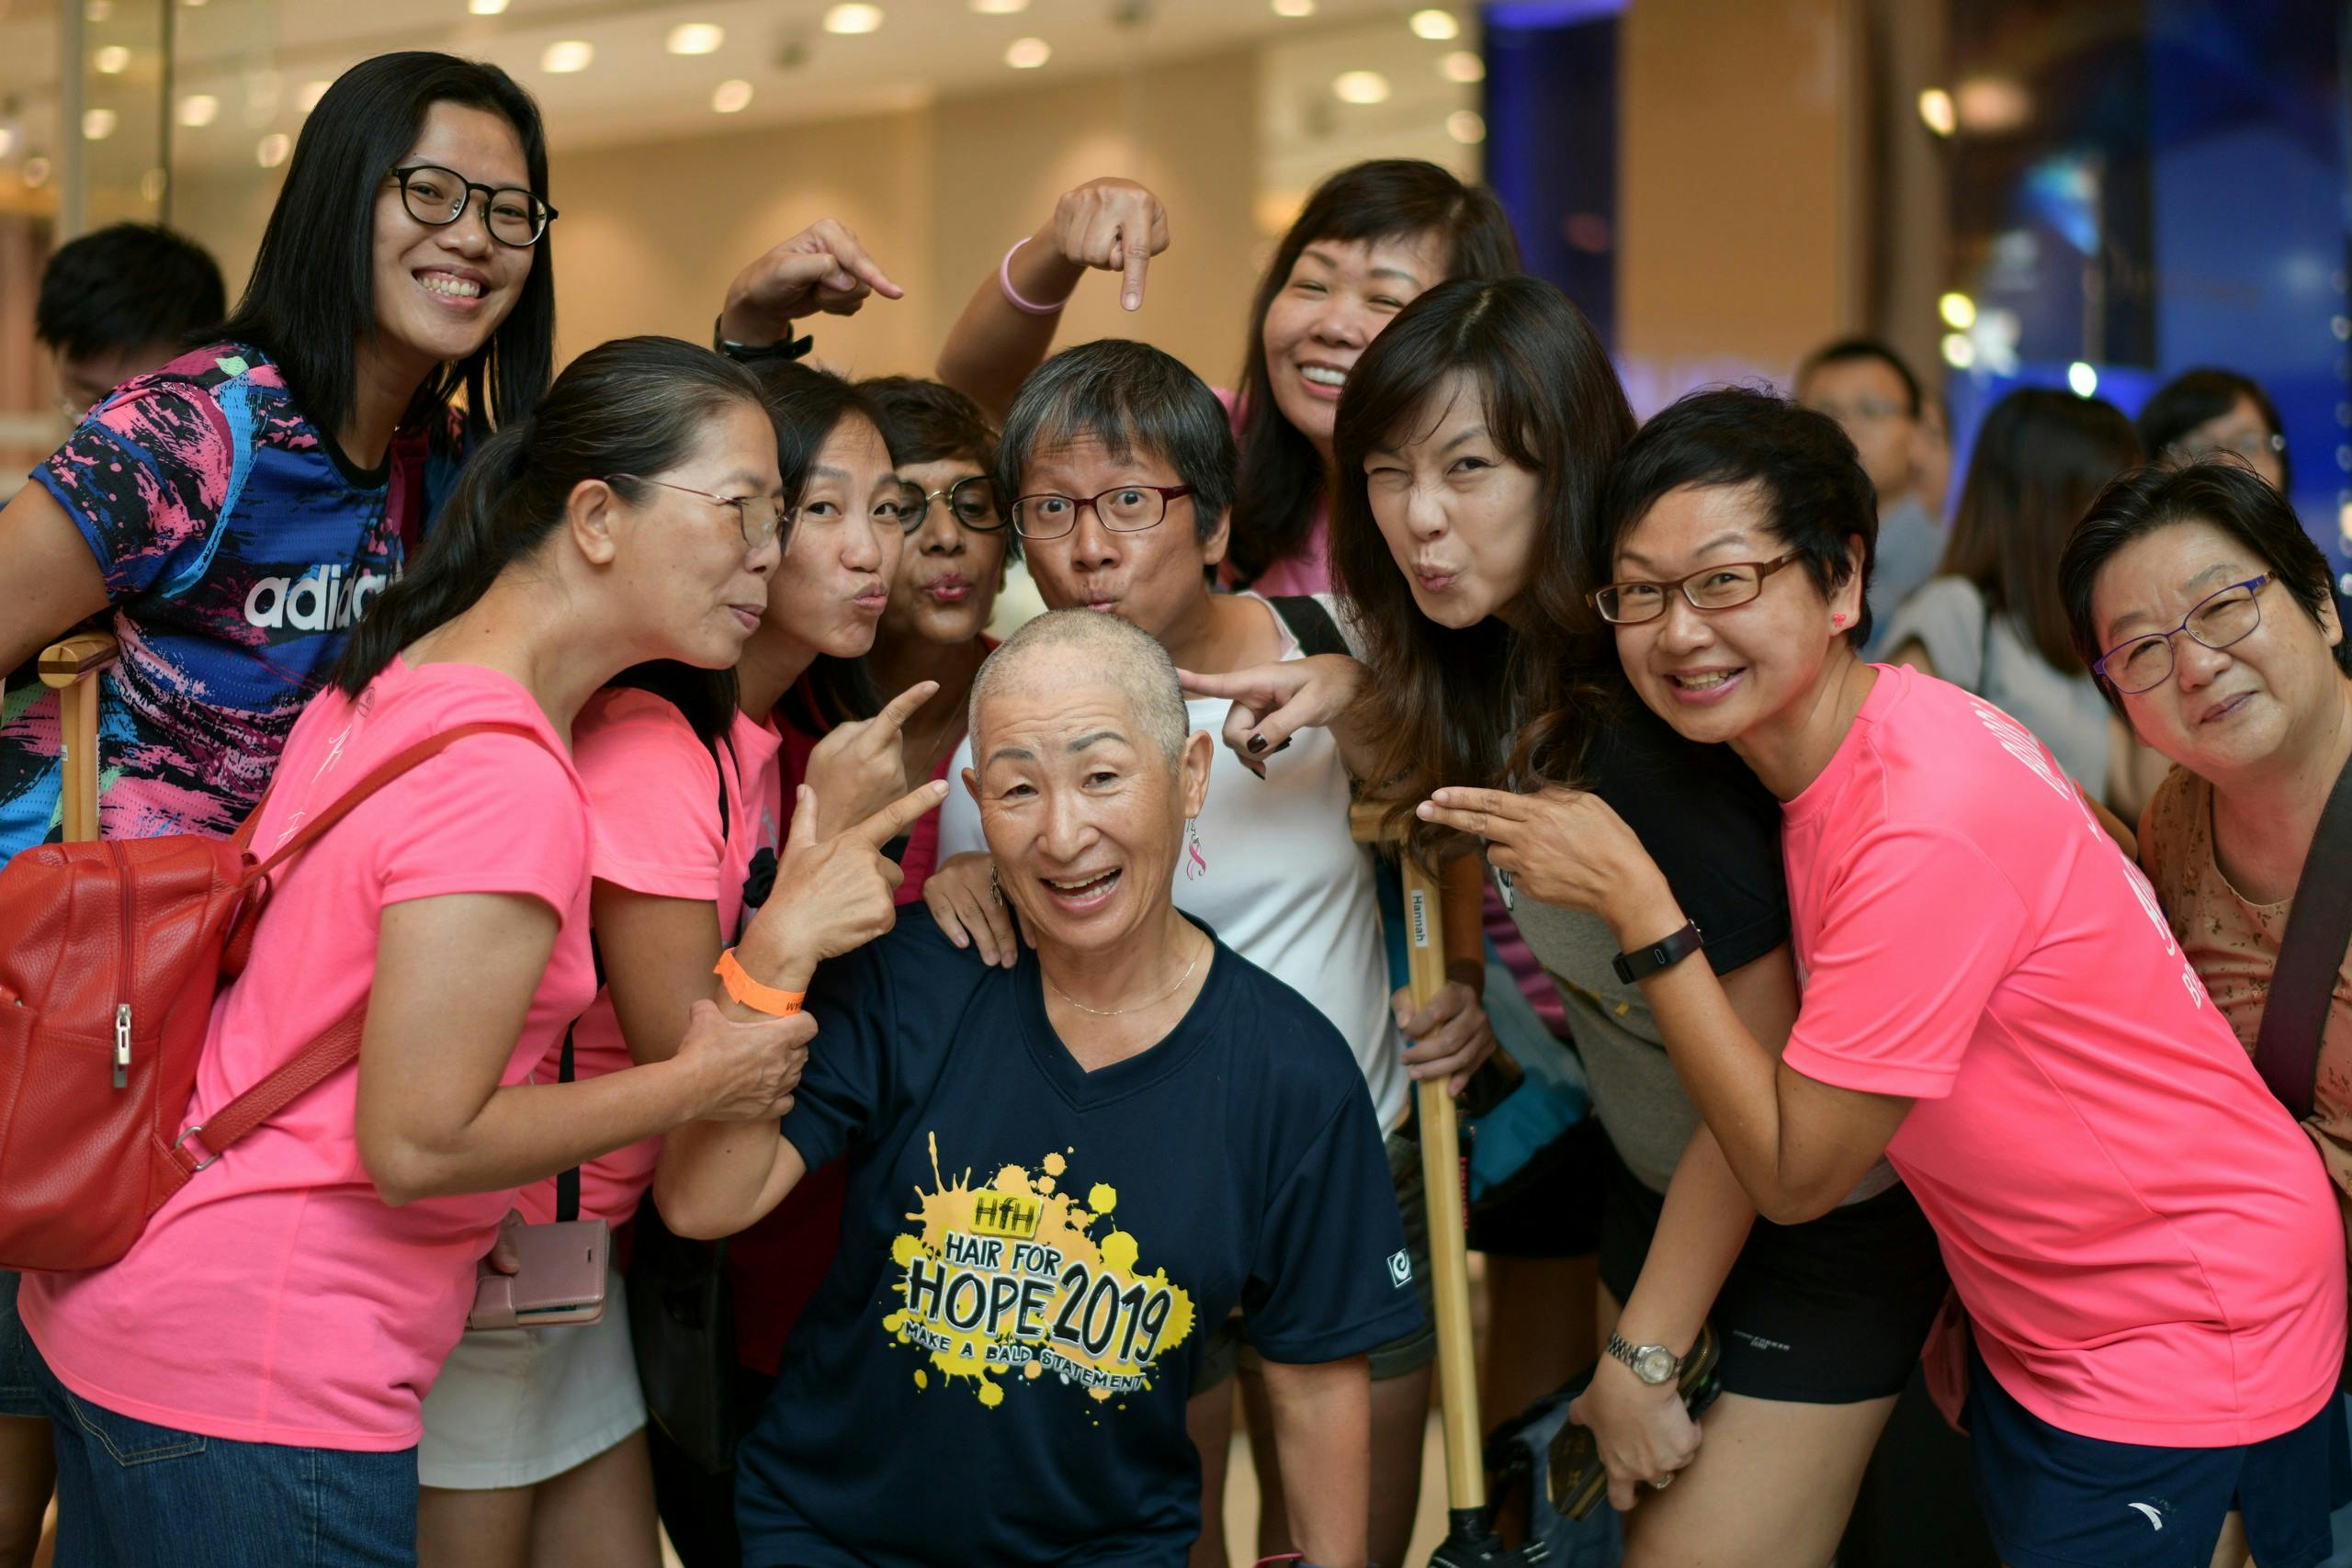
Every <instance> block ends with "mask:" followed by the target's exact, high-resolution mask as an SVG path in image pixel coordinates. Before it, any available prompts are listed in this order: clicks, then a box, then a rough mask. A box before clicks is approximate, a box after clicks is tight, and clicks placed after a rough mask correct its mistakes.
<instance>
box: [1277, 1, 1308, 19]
mask: <svg viewBox="0 0 2352 1568" xmlns="http://www.w3.org/2000/svg"><path fill="white" fill-rule="evenodd" d="M1270 3H1271V4H1272V6H1273V8H1274V15H1275V16H1277V17H1311V16H1313V15H1315V0H1270Z"/></svg>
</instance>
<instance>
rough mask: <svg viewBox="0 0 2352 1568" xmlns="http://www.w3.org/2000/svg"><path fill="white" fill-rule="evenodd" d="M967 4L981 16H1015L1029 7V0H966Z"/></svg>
mask: <svg viewBox="0 0 2352 1568" xmlns="http://www.w3.org/2000/svg"><path fill="white" fill-rule="evenodd" d="M968 4H969V5H970V6H971V7H972V9H973V10H975V11H978V13H979V14H980V15H981V16H983V17H1017V16H1019V15H1021V13H1022V12H1023V11H1026V10H1027V9H1028V8H1029V0H968Z"/></svg>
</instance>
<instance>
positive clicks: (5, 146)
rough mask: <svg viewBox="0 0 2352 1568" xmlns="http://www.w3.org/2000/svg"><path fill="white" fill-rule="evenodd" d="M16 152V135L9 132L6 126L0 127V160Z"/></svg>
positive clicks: (11, 131) (13, 132)
mask: <svg viewBox="0 0 2352 1568" xmlns="http://www.w3.org/2000/svg"><path fill="white" fill-rule="evenodd" d="M16 150H17V133H16V132H15V131H13V130H9V129H8V128H7V127H6V126H5V125H0V158H5V157H6V156H7V155H8V154H9V153H11V152H15V151H16Z"/></svg>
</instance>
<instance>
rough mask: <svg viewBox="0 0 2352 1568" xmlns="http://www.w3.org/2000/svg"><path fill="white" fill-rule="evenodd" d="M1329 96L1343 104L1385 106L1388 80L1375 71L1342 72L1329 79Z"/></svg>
mask: <svg viewBox="0 0 2352 1568" xmlns="http://www.w3.org/2000/svg"><path fill="white" fill-rule="evenodd" d="M1331 96H1333V97H1335V98H1338V99H1339V100H1340V102H1341V103H1343V104H1385V103H1386V102H1387V101H1388V78H1387V77H1385V76H1383V75H1382V74H1381V73H1379V72H1377V71H1342V72H1341V73H1340V74H1339V75H1337V76H1334V77H1333V78H1331Z"/></svg>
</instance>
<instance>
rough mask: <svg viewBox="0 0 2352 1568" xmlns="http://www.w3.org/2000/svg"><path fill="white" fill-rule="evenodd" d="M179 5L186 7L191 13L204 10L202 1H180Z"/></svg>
mask: <svg viewBox="0 0 2352 1568" xmlns="http://www.w3.org/2000/svg"><path fill="white" fill-rule="evenodd" d="M180 4H181V5H183V6H187V8H188V9H189V10H191V11H201V10H202V9H204V0H180Z"/></svg>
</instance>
